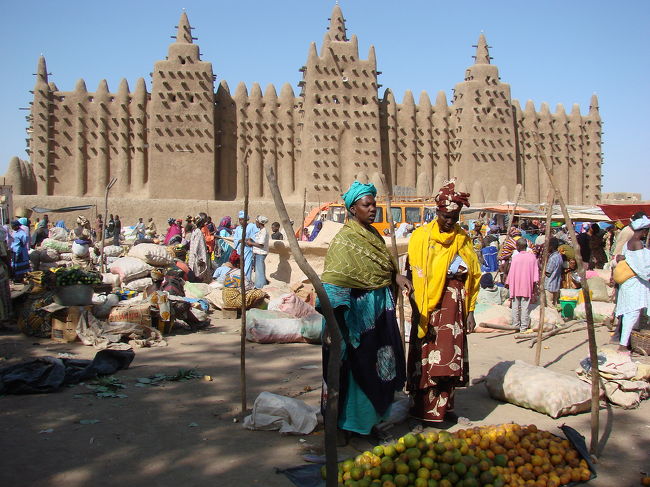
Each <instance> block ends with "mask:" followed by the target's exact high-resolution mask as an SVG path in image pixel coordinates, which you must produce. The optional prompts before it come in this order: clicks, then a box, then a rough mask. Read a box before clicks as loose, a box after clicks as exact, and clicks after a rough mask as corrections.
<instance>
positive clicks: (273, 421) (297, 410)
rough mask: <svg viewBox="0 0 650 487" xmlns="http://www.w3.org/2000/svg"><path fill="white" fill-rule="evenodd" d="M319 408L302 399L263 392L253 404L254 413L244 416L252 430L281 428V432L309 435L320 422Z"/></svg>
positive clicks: (246, 423)
mask: <svg viewBox="0 0 650 487" xmlns="http://www.w3.org/2000/svg"><path fill="white" fill-rule="evenodd" d="M317 411H318V408H316V407H312V406H309V405H308V404H306V403H304V402H303V401H301V400H300V399H293V398H291V397H285V396H279V395H277V394H272V393H270V392H262V393H261V394H260V395H259V396H257V399H255V403H254V404H253V413H252V414H250V415H248V416H246V417H245V418H244V423H243V425H244V428H247V429H250V430H265V431H271V430H280V433H281V434H297V435H308V434H309V433H311V432H312V431H314V428H316V425H317V424H318V418H317V417H316V413H317Z"/></svg>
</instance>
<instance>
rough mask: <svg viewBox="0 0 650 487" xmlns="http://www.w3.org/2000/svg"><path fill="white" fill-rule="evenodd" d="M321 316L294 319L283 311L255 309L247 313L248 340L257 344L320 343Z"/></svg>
mask: <svg viewBox="0 0 650 487" xmlns="http://www.w3.org/2000/svg"><path fill="white" fill-rule="evenodd" d="M322 323H323V317H322V316H321V315H320V314H315V315H310V316H306V317H304V318H294V317H292V316H291V315H288V314H287V313H283V312H281V311H268V310H263V309H257V308H253V309H250V310H248V311H247V312H246V340H248V341H250V342H257V343H301V342H319V341H320V335H321V330H322Z"/></svg>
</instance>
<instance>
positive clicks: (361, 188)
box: [343, 181, 377, 210]
mask: <svg viewBox="0 0 650 487" xmlns="http://www.w3.org/2000/svg"><path fill="white" fill-rule="evenodd" d="M368 194H371V195H373V196H377V188H375V185H374V184H363V183H360V182H359V181H355V182H353V183H352V186H350V189H348V190H347V191H346V192H345V193H344V194H343V201H344V202H345V207H346V208H347V209H348V210H349V209H350V207H351V206H352V205H353V204H354V203H355V202H356V201H357V200H359V199H361V198H363V197H364V196H366V195H368Z"/></svg>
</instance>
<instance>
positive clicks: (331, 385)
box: [264, 162, 341, 487]
mask: <svg viewBox="0 0 650 487" xmlns="http://www.w3.org/2000/svg"><path fill="white" fill-rule="evenodd" d="M264 171H265V172H266V179H268V181H269V187H270V188H271V193H272V194H273V201H274V202H275V208H276V209H277V211H278V215H279V217H280V221H281V222H282V227H283V228H284V231H285V233H286V234H287V240H288V241H289V247H290V248H291V254H292V255H293V258H294V259H295V261H296V263H297V264H298V267H300V270H301V271H302V272H304V273H305V275H306V276H307V278H308V279H309V281H310V282H311V283H312V285H313V286H314V289H315V290H316V294H317V295H318V299H319V300H320V306H321V309H322V310H323V314H324V315H325V336H324V337H323V340H325V341H329V346H330V353H329V360H328V362H327V403H326V405H325V469H326V477H327V478H326V485H327V487H336V486H337V485H338V480H337V476H338V470H337V465H336V462H337V452H336V428H337V423H338V402H339V373H340V357H341V332H340V331H339V325H338V323H337V321H336V317H335V316H334V309H333V308H332V304H331V303H330V300H329V298H328V297H327V293H326V292H325V288H324V287H323V284H322V283H321V281H320V279H319V278H318V275H317V274H316V272H315V271H314V269H312V267H311V266H310V265H309V263H308V262H307V260H306V259H305V256H304V255H303V254H302V252H301V250H300V247H299V246H298V240H297V239H296V236H295V234H294V233H293V227H292V226H291V222H290V220H289V214H288V213H287V207H286V206H285V204H284V201H283V200H282V195H281V194H280V188H279V187H278V182H277V180H276V178H275V170H274V169H273V165H272V164H270V163H268V162H267V163H266V164H264ZM303 218H304V215H303Z"/></svg>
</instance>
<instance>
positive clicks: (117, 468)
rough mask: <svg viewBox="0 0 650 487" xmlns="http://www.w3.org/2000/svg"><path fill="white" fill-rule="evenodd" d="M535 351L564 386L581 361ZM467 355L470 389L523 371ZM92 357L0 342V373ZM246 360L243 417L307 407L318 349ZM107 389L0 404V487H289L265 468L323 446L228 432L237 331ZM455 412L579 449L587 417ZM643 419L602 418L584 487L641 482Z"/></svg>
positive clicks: (488, 343)
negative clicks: (178, 376)
mask: <svg viewBox="0 0 650 487" xmlns="http://www.w3.org/2000/svg"><path fill="white" fill-rule="evenodd" d="M608 339H609V336H608V333H607V331H606V330H605V329H603V328H600V329H599V330H597V340H598V343H599V344H603V343H605V342H606V341H607V340H608ZM544 343H545V348H544V350H543V353H542V364H544V365H546V366H548V367H549V368H551V369H552V370H555V371H558V372H561V373H564V374H568V375H573V374H574V372H573V370H574V369H575V368H576V366H577V365H578V362H579V361H580V360H581V359H583V358H584V357H585V356H586V355H587V354H588V352H587V341H586V332H578V333H571V334H567V335H563V336H558V337H553V338H551V339H549V340H547V341H546V342H544ZM469 346H470V369H471V373H472V378H475V377H478V376H480V375H482V374H485V373H486V372H487V371H488V370H489V369H490V367H491V366H493V365H494V364H496V363H497V362H499V361H502V360H513V359H522V360H526V361H528V362H533V360H534V351H533V350H531V349H530V348H528V345H526V344H516V343H515V341H514V339H513V337H512V336H508V335H496V334H475V335H471V336H470V337H469ZM95 352H96V351H95V350H94V349H93V348H91V347H85V346H83V345H81V344H79V343H75V344H58V343H54V342H52V341H50V340H45V339H33V338H29V337H26V336H23V335H21V334H18V333H13V332H1V333H0V365H9V364H12V363H14V362H16V361H19V360H22V359H27V358H32V357H37V356H43V355H54V356H56V355H57V354H59V353H67V354H70V355H72V356H74V357H76V358H92V357H93V356H94V354H95ZM246 352H247V361H246V370H247V399H248V407H249V408H250V407H252V404H253V401H254V400H255V398H256V397H257V395H258V394H259V393H260V392H262V391H270V392H274V393H277V394H283V395H290V396H298V397H300V398H301V399H303V400H305V401H306V402H308V403H309V404H312V405H317V404H318V402H319V393H320V364H321V353H320V347H319V346H316V345H309V344H288V345H275V344H273V345H259V344H251V343H249V344H247V348H246ZM314 366H317V367H314ZM192 367H196V368H197V369H198V370H199V371H200V372H201V374H202V375H203V374H205V375H210V376H212V378H213V380H212V381H205V380H190V381H186V382H163V383H161V385H159V386H147V387H137V386H135V384H136V383H137V382H138V378H143V377H149V376H152V375H155V374H157V373H165V374H170V375H172V374H175V373H176V372H177V371H178V369H180V368H185V369H187V368H192ZM115 377H116V378H117V379H119V380H120V381H121V382H122V383H123V384H124V385H125V386H126V387H125V388H124V389H123V390H122V392H123V393H124V394H126V395H127V396H128V397H125V398H98V397H96V396H95V395H94V394H93V393H92V392H91V391H90V390H89V389H88V387H87V386H85V385H75V386H72V387H69V388H65V389H64V390H62V391H61V392H58V393H52V394H42V395H24V396H4V397H0V451H1V452H2V464H3V467H2V468H0V485H6V486H15V487H20V486H33V487H37V486H48V487H59V486H65V487H77V486H93V487H101V486H114V485H127V486H141V485H142V486H176V485H187V486H197V487H200V486H208V485H209V486H213V485H217V486H222V485H223V486H247V485H259V486H269V487H272V486H278V487H288V486H290V485H292V484H291V483H290V482H289V480H287V478H286V477H285V476H284V475H282V474H277V473H276V472H275V469H276V467H280V468H284V467H288V466H294V465H299V464H302V463H305V462H304V461H303V460H302V458H301V457H302V455H303V454H304V453H306V452H307V451H308V450H309V449H310V447H317V446H318V445H320V444H321V442H322V439H323V433H322V430H321V431H317V432H316V433H313V434H311V435H307V436H304V437H303V436H281V435H280V434H279V433H277V432H260V431H249V430H246V429H244V428H243V427H242V425H241V423H240V422H234V419H235V418H236V417H237V416H238V413H239V410H240V404H241V402H240V384H239V377H240V375H239V321H237V320H215V321H213V324H212V326H211V327H210V328H208V329H206V330H204V331H201V332H198V333H193V334H183V335H174V336H170V337H169V346H168V347H162V348H153V349H138V350H136V356H135V359H134V361H133V363H132V365H131V367H130V368H129V369H128V370H124V371H120V372H118V373H117V374H115ZM456 412H457V413H458V415H459V416H463V417H466V418H468V419H469V420H470V421H471V422H472V423H473V424H474V425H483V424H499V423H503V422H509V421H514V422H518V423H520V424H530V423H535V424H536V425H537V426H538V427H540V428H542V429H547V430H549V431H551V432H554V433H560V432H559V430H558V426H560V425H561V424H563V423H566V424H568V425H570V426H572V427H574V428H575V429H577V430H578V431H579V432H581V433H582V434H583V435H584V436H586V437H587V441H589V421H590V415H589V413H586V414H580V415H577V416H570V417H565V418H560V419H558V420H553V419H551V418H549V417H548V416H545V415H542V414H539V413H536V412H534V411H530V410H527V409H523V408H519V407H516V406H513V405H511V404H503V403H500V402H497V401H495V400H493V399H491V398H490V397H489V396H488V394H487V391H486V389H485V387H484V385H483V384H477V385H475V386H471V387H468V388H466V389H461V390H459V391H458V394H457V399H456ZM649 418H650V401H644V402H643V403H642V404H641V407H640V408H638V409H635V410H627V411H626V410H622V409H616V408H611V407H608V408H603V409H601V411H600V422H601V429H600V431H601V450H602V452H601V455H600V458H599V462H598V465H597V468H598V477H597V478H596V479H594V480H592V481H591V482H589V485H593V486H602V487H611V486H622V487H627V486H630V487H631V486H636V485H639V471H641V470H645V471H650V455H649V454H648V452H649V451H650V420H649ZM89 420H90V421H89ZM89 423H90V424H89ZM456 428H458V426H454V427H453V428H451V429H452V430H453V429H456ZM407 429H408V427H407V425H406V424H402V425H399V426H396V427H395V428H394V429H393V433H394V434H395V435H396V436H398V435H402V434H404V433H405V432H406V431H407ZM368 446H369V445H368V444H367V443H366V444H364V441H363V440H359V441H357V442H355V446H354V447H352V446H348V447H346V448H343V449H341V450H340V453H341V454H342V455H344V456H346V455H347V456H351V455H354V454H356V450H355V448H356V449H361V450H364V449H366V448H367V447H368Z"/></svg>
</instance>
